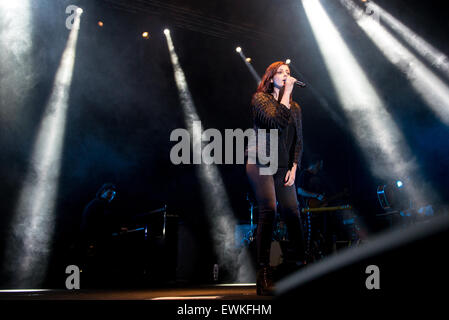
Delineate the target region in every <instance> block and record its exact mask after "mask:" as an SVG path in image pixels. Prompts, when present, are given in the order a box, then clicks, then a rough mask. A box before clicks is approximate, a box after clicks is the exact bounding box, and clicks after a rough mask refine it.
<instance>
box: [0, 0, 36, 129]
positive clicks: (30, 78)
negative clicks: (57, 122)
mask: <svg viewBox="0 0 449 320" xmlns="http://www.w3.org/2000/svg"><path fill="white" fill-rule="evenodd" d="M31 29H32V28H31V12H30V7H29V3H28V0H16V1H2V2H1V3H0V106H1V107H0V121H1V123H2V127H3V126H4V125H7V124H8V123H11V122H15V121H16V120H17V118H19V117H20V116H21V115H22V113H21V111H22V107H23V104H24V100H25V98H26V97H27V93H28V92H29V89H30V88H32V86H33V84H34V81H35V75H34V73H33V67H32V63H31V62H32V60H31V59H32V55H31V48H32V39H31V36H30V30H31Z"/></svg>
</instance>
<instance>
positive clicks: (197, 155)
mask: <svg viewBox="0 0 449 320" xmlns="http://www.w3.org/2000/svg"><path fill="white" fill-rule="evenodd" d="M165 35H166V38H167V45H168V50H169V53H170V59H171V62H172V65H173V69H174V77H175V82H176V86H177V89H178V94H179V98H180V102H181V106H182V108H183V112H184V121H185V124H186V126H187V129H188V130H189V132H190V133H191V135H192V136H193V137H201V136H202V133H203V131H202V128H201V126H198V125H196V124H197V123H200V118H199V115H198V113H197V111H196V107H195V104H194V102H193V98H192V96H191V94H190V90H189V88H188V85H187V81H186V78H185V75H184V71H183V70H182V67H181V65H180V63H179V59H178V55H177V54H176V51H175V48H174V45H173V41H172V38H171V36H170V33H168V32H167V33H165ZM202 143H203V142H202V141H201V138H200V139H199V141H198V139H195V138H193V139H192V150H193V159H194V163H195V159H201V150H202V147H201V144H202ZM196 169H197V172H198V176H199V181H200V184H201V191H202V193H203V199H204V202H205V207H206V215H207V218H208V219H209V222H210V225H211V227H212V228H213V230H212V232H211V234H212V240H213V242H214V246H215V253H216V254H217V257H218V260H219V261H218V263H219V265H221V266H223V267H225V269H226V270H228V272H229V273H230V276H231V278H232V279H231V281H237V282H248V281H249V280H252V278H253V277H254V270H253V268H252V265H251V262H250V260H249V256H248V254H247V253H246V251H245V250H241V251H240V252H238V251H237V250H236V246H235V241H234V240H235V239H234V230H235V227H236V220H235V217H234V214H233V212H232V209H231V205H230V202H229V199H228V196H227V192H226V189H225V187H224V183H223V180H222V178H221V176H220V173H219V171H218V169H217V168H216V166H215V165H214V164H204V163H202V164H198V165H196Z"/></svg>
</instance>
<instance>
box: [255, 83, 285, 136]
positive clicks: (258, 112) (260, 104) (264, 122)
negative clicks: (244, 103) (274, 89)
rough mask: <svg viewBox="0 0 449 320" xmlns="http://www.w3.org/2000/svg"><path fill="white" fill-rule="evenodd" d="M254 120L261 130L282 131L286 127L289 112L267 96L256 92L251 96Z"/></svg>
mask: <svg viewBox="0 0 449 320" xmlns="http://www.w3.org/2000/svg"><path fill="white" fill-rule="evenodd" d="M252 110H253V113H254V120H255V121H256V122H257V124H258V125H259V126H260V127H261V128H265V129H279V130H282V129H283V128H285V127H286V126H287V125H288V121H289V119H290V110H289V109H288V108H287V107H286V106H285V105H283V104H282V103H281V104H279V103H278V102H277V101H276V100H274V98H272V97H270V96H269V94H267V93H263V92H258V93H256V94H255V95H254V96H253V100H252Z"/></svg>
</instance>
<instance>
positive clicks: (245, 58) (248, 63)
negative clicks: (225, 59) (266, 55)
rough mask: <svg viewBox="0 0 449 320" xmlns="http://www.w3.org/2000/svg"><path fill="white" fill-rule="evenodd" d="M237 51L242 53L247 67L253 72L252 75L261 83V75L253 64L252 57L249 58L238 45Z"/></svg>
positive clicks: (241, 56)
mask: <svg viewBox="0 0 449 320" xmlns="http://www.w3.org/2000/svg"><path fill="white" fill-rule="evenodd" d="M235 51H236V52H237V53H238V54H239V55H240V58H242V60H243V62H245V65H246V67H247V68H248V70H249V72H251V75H252V76H253V78H254V80H256V83H257V84H259V82H260V76H259V74H258V73H257V71H256V69H254V67H253V66H252V65H251V63H250V62H251V58H247V57H246V56H245V54H244V53H243V50H242V48H241V47H237V48H236V49H235Z"/></svg>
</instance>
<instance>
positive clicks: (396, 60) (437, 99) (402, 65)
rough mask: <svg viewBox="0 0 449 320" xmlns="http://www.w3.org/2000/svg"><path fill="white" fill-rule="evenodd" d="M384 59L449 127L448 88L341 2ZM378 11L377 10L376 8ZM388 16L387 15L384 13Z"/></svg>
mask: <svg viewBox="0 0 449 320" xmlns="http://www.w3.org/2000/svg"><path fill="white" fill-rule="evenodd" d="M340 2H341V3H342V4H343V6H344V7H346V8H347V9H348V11H349V12H350V13H351V14H352V15H353V17H354V19H355V21H356V22H357V24H358V25H359V27H360V28H361V29H362V30H363V31H364V32H365V34H366V35H367V36H368V37H369V38H370V39H371V41H372V42H373V43H374V44H375V45H376V46H377V47H378V48H379V50H380V51H381V52H382V53H383V55H384V56H385V57H386V58H387V59H388V60H389V61H390V62H391V63H392V64H393V65H394V66H396V67H397V68H398V69H399V70H401V71H402V72H403V73H404V75H405V76H406V77H407V79H408V81H409V82H410V84H411V85H412V86H413V88H414V89H415V91H416V92H417V93H418V94H419V95H420V96H421V97H422V98H423V100H424V101H425V102H426V103H427V105H428V106H429V107H430V108H431V109H432V111H433V112H434V113H435V115H436V116H437V117H438V118H439V119H440V120H441V121H442V122H444V123H445V124H446V125H449V87H448V86H447V85H446V84H445V83H444V82H443V81H442V80H441V79H439V77H438V76H436V75H435V74H434V73H433V72H432V71H431V70H430V69H429V68H427V67H426V66H425V65H424V64H423V63H422V62H421V61H420V60H419V59H418V58H417V57H416V56H415V55H414V54H413V53H412V52H410V50H408V49H407V48H406V47H405V46H404V45H402V44H401V43H400V42H399V41H398V40H397V39H395V38H394V37H393V35H392V34H391V33H390V32H389V31H388V30H386V29H385V27H383V26H382V25H381V24H379V23H378V22H377V21H376V20H374V19H372V18H371V17H369V16H366V15H363V14H362V9H360V8H359V7H358V6H356V5H355V4H354V2H353V1H350V0H340ZM377 8H378V7H377ZM384 15H385V13H384Z"/></svg>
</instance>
